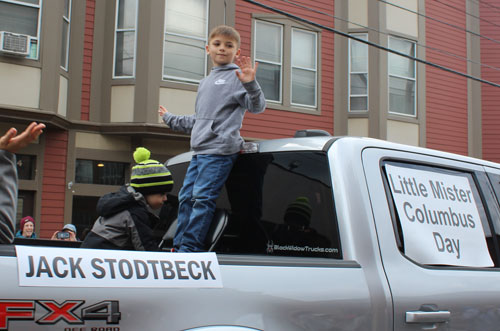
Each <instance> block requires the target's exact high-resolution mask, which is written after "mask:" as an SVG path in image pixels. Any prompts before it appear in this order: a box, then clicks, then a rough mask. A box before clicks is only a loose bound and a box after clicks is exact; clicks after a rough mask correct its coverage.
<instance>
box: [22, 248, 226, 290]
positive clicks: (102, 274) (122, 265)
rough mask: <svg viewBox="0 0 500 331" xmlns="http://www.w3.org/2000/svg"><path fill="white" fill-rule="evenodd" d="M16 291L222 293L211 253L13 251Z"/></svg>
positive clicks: (79, 250) (218, 274) (71, 250)
mask: <svg viewBox="0 0 500 331" xmlns="http://www.w3.org/2000/svg"><path fill="white" fill-rule="evenodd" d="M16 253H17V266H18V275H19V286H59V287H204V288H207V287H222V280H221V275H220V269H219V263H218V261H217V256H216V255H215V253H161V252H136V251H118V250H100V249H74V248H53V247H33V246H16Z"/></svg>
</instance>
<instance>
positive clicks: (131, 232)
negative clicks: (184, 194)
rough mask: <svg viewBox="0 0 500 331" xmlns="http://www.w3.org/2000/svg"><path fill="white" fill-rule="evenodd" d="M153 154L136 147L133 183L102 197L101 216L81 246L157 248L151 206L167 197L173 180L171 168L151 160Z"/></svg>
mask: <svg viewBox="0 0 500 331" xmlns="http://www.w3.org/2000/svg"><path fill="white" fill-rule="evenodd" d="M150 155H151V153H150V152H149V151H148V150H147V149H146V148H144V147H139V148H137V149H136V151H135V152H134V160H135V161H136V162H137V164H136V165H135V166H134V167H133V168H132V176H131V181H130V184H129V185H124V186H122V187H121V188H120V190H119V191H118V192H113V193H109V194H106V195H104V196H102V197H101V198H100V199H99V201H98V203H97V213H98V215H99V218H98V219H97V220H96V222H95V223H94V226H93V227H92V230H91V231H90V232H89V233H88V235H87V236H86V237H85V240H84V241H83V243H82V245H81V247H82V248H103V249H127V250H141V251H154V250H158V245H157V243H156V242H155V241H154V240H153V230H152V228H153V226H154V225H155V223H156V222H157V221H158V217H157V216H156V215H155V214H154V213H153V211H152V210H153V209H158V208H160V207H161V206H162V205H163V203H164V202H165V201H166V200H167V193H168V192H170V191H171V190H172V187H173V184H174V181H173V179H172V175H171V173H170V171H168V169H167V168H166V167H165V166H164V165H163V164H161V163H160V162H158V161H155V160H150V159H149V157H150Z"/></svg>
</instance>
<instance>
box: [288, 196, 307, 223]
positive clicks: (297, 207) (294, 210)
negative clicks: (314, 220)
mask: <svg viewBox="0 0 500 331" xmlns="http://www.w3.org/2000/svg"><path fill="white" fill-rule="evenodd" d="M311 216H312V208H311V204H310V203H309V199H308V198H307V197H298V198H297V199H295V201H294V202H292V203H290V204H289V205H288V207H287V208H286V210H285V222H287V223H297V224H299V223H300V224H301V225H309V223H310V221H311Z"/></svg>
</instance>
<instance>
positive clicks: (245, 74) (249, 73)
mask: <svg viewBox="0 0 500 331" xmlns="http://www.w3.org/2000/svg"><path fill="white" fill-rule="evenodd" d="M234 63H236V65H237V66H238V67H240V69H241V72H240V71H238V70H236V76H238V79H239V80H240V81H241V82H242V83H248V82H251V81H252V80H255V75H256V74H257V68H258V66H259V62H255V67H254V66H252V59H250V58H249V57H247V56H238V57H237V58H236V60H235V61H234Z"/></svg>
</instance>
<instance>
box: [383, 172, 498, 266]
mask: <svg viewBox="0 0 500 331" xmlns="http://www.w3.org/2000/svg"><path fill="white" fill-rule="evenodd" d="M383 172H384V175H385V176H384V177H385V190H386V194H387V197H388V202H389V207H390V208H391V210H392V214H393V224H394V229H395V234H396V240H397V242H398V245H399V248H400V250H401V252H402V253H404V254H405V255H406V256H407V257H408V258H410V260H413V261H415V262H416V263H420V264H425V265H441V266H443V265H448V266H460V267H494V266H495V265H494V260H493V259H492V255H493V256H495V254H491V253H492V252H494V248H493V245H492V240H491V238H492V235H491V233H492V232H491V225H490V223H489V220H488V217H487V212H486V211H485V208H484V206H483V202H482V199H481V196H480V194H479V191H478V188H477V185H476V183H475V181H474V178H473V176H472V174H471V173H468V172H462V171H455V170H449V169H444V168H438V167H431V166H424V165H416V164H409V163H402V162H384V163H383Z"/></svg>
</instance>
